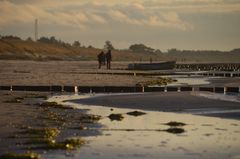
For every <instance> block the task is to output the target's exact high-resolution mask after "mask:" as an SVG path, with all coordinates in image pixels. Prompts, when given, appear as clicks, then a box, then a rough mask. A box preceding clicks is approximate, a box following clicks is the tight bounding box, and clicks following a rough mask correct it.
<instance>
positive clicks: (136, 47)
mask: <svg viewBox="0 0 240 159" xmlns="http://www.w3.org/2000/svg"><path fill="white" fill-rule="evenodd" d="M0 39H1V40H23V39H21V38H20V37H17V36H13V35H7V36H1V35H0ZM26 41H32V42H33V40H32V38H31V37H28V38H27V39H26ZM37 42H41V43H47V44H55V45H60V46H63V47H75V48H80V47H82V48H95V47H93V46H91V45H89V46H87V47H86V46H84V45H82V44H81V43H80V42H79V41H78V40H76V41H74V42H73V43H72V44H70V43H67V42H64V41H62V40H60V39H59V40H58V39H56V37H55V36H51V37H45V36H42V37H40V38H39V39H38V40H37ZM104 49H106V50H116V48H115V47H114V46H113V44H112V42H111V41H109V40H107V41H105V44H104ZM127 51H131V52H134V53H149V54H161V53H163V52H162V51H161V50H160V49H153V48H151V47H149V46H146V45H145V44H132V45H130V46H129V48H128V49H127ZM227 52H230V53H240V48H236V49H233V50H231V51H218V50H179V49H176V48H172V49H169V50H168V51H167V52H166V53H168V54H170V55H176V54H192V53H195V54H201V53H210V54H211V53H227Z"/></svg>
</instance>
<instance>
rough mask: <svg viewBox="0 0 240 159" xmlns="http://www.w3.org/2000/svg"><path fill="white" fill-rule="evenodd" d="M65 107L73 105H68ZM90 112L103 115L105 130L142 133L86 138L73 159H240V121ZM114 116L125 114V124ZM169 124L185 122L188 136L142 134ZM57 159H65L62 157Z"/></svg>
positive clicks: (106, 110)
mask: <svg viewBox="0 0 240 159" xmlns="http://www.w3.org/2000/svg"><path fill="white" fill-rule="evenodd" d="M71 98H72V99H76V98H83V96H81V97H80V96H77V95H75V96H62V97H61V98H52V99H51V100H55V101H56V100H66V99H71ZM65 104H72V103H69V102H66V103H65ZM73 105H74V106H76V107H79V108H87V109H89V108H90V111H89V113H91V114H97V115H101V116H103V117H104V118H103V119H102V120H100V123H102V124H103V125H105V127H104V128H103V129H120V130H121V129H123V130H124V129H138V131H106V130H103V134H102V135H101V136H94V137H86V138H85V139H86V140H88V141H89V143H88V144H87V145H85V146H83V147H82V148H80V149H79V150H78V151H77V152H75V153H74V156H72V157H73V158H98V159H99V158H100V159H101V158H102V159H106V158H109V159H110V158H111V159H113V158H184V159H186V158H211V159H212V158H216V159H221V158H222V159H226V158H239V157H240V136H239V133H240V121H238V120H228V119H220V118H214V117H202V116H194V115H189V114H176V113H164V112H153V111H144V112H146V113H147V114H146V115H143V116H138V117H134V116H129V115H127V114H125V113H127V112H129V111H133V110H132V109H117V108H113V111H111V109H110V108H109V107H100V106H83V105H79V104H73ZM111 113H123V115H124V119H123V120H122V121H120V122H119V121H110V120H109V118H107V116H108V115H109V114H111ZM169 121H179V122H184V123H186V124H188V125H186V126H184V127H182V128H184V129H185V131H186V132H184V133H182V134H179V135H176V134H170V133H167V132H163V131H141V130H142V129H151V130H155V129H167V128H169V126H167V125H163V123H167V122H169ZM57 158H65V156H59V157H57Z"/></svg>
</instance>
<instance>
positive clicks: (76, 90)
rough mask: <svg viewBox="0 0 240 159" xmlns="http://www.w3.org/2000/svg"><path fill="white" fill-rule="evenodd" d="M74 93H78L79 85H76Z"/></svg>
mask: <svg viewBox="0 0 240 159" xmlns="http://www.w3.org/2000/svg"><path fill="white" fill-rule="evenodd" d="M74 93H75V94H78V86H74Z"/></svg>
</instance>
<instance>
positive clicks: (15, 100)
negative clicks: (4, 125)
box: [4, 97, 24, 103]
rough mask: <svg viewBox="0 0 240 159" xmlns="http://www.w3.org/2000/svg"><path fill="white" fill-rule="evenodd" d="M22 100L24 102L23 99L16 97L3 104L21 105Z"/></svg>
mask: <svg viewBox="0 0 240 159" xmlns="http://www.w3.org/2000/svg"><path fill="white" fill-rule="evenodd" d="M23 100H24V98H23V97H16V98H13V99H10V100H6V101H4V103H22V101H23Z"/></svg>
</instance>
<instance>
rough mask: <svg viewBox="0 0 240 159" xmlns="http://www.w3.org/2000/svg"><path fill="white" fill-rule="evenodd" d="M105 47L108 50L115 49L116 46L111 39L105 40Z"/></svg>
mask: <svg viewBox="0 0 240 159" xmlns="http://www.w3.org/2000/svg"><path fill="white" fill-rule="evenodd" d="M104 49H106V50H114V47H113V45H112V43H111V41H109V40H107V41H106V42H105V45H104Z"/></svg>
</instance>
